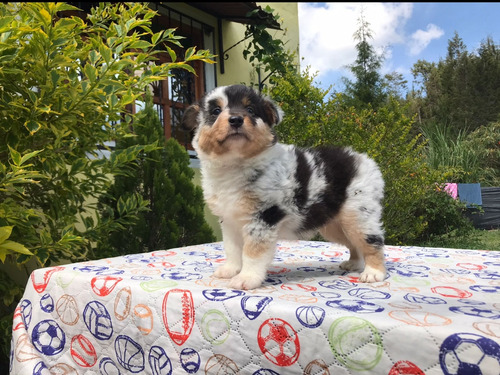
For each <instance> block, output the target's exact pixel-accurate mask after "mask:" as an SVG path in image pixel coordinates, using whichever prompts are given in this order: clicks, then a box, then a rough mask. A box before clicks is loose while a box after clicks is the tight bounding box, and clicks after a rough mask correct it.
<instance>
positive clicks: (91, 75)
mask: <svg viewBox="0 0 500 375" xmlns="http://www.w3.org/2000/svg"><path fill="white" fill-rule="evenodd" d="M83 71H84V73H85V76H86V77H87V78H88V79H89V81H90V82H95V80H96V78H97V69H96V68H95V67H93V66H92V65H90V64H86V65H85V67H84V68H83Z"/></svg>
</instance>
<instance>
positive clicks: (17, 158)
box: [9, 146, 22, 166]
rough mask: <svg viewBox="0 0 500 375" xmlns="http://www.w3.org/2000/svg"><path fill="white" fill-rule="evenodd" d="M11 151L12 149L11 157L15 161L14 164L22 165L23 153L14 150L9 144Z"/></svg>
mask: <svg viewBox="0 0 500 375" xmlns="http://www.w3.org/2000/svg"><path fill="white" fill-rule="evenodd" d="M9 151H10V158H11V160H12V162H13V163H14V165H16V166H20V165H21V159H22V157H21V154H20V153H19V152H17V151H16V150H14V149H13V148H12V147H10V146H9Z"/></svg>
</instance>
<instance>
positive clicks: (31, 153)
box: [19, 150, 43, 165]
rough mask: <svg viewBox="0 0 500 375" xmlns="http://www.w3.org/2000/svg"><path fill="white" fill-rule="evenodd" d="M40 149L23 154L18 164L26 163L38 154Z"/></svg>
mask: <svg viewBox="0 0 500 375" xmlns="http://www.w3.org/2000/svg"><path fill="white" fill-rule="evenodd" d="M42 151H43V150H38V151H33V152H29V153H27V154H24V155H23V157H22V158H21V162H20V164H19V165H22V164H24V163H26V162H27V161H28V160H29V159H31V158H33V157H35V156H36V155H38V154H39V153H40V152H42Z"/></svg>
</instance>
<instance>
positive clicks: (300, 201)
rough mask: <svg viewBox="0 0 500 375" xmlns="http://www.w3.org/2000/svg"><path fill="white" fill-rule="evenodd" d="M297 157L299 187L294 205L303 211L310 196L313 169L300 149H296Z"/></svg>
mask: <svg viewBox="0 0 500 375" xmlns="http://www.w3.org/2000/svg"><path fill="white" fill-rule="evenodd" d="M295 156H296V157H297V170H296V171H295V179H296V180H297V182H298V183H299V186H298V187H297V188H296V189H295V192H294V197H293V200H294V203H295V205H296V206H297V207H298V208H299V210H301V209H302V208H304V205H305V204H306V202H307V198H308V195H309V187H308V186H309V180H310V178H311V174H312V171H311V167H309V165H308V164H307V159H306V157H305V155H304V152H302V151H301V150H299V149H295Z"/></svg>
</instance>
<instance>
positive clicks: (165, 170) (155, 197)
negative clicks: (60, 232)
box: [97, 92, 215, 257]
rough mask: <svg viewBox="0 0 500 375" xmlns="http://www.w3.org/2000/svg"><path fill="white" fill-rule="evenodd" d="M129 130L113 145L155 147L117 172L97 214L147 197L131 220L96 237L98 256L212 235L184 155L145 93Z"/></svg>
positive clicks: (112, 213) (114, 213)
mask: <svg viewBox="0 0 500 375" xmlns="http://www.w3.org/2000/svg"><path fill="white" fill-rule="evenodd" d="M148 94H149V92H148ZM133 131H134V135H135V136H134V137H128V138H125V139H123V140H121V141H120V142H118V143H117V149H119V150H120V149H127V148H130V147H133V146H134V145H141V144H151V143H155V144H158V145H159V146H160V148H158V149H155V150H152V151H148V152H143V153H141V154H140V155H139V157H138V159H137V160H136V163H135V165H134V166H133V168H132V170H131V171H130V173H128V174H127V175H121V176H116V178H115V179H114V183H113V185H112V186H111V187H110V188H109V191H108V193H107V194H105V195H103V196H102V198H101V200H100V201H101V204H100V208H101V209H100V215H101V217H103V218H107V217H120V216H121V215H122V214H123V211H124V210H125V203H126V202H127V201H128V200H129V199H131V198H132V197H134V196H139V197H141V199H144V200H147V201H148V202H149V204H148V210H146V211H143V212H140V213H138V214H137V215H136V216H137V217H136V218H135V219H134V223H133V225H130V226H127V227H123V228H121V229H120V230H118V231H115V232H113V233H110V235H109V236H107V237H101V238H99V240H98V246H97V247H98V248H99V249H100V253H99V257H103V256H106V257H110V256H118V255H125V254H135V253H138V252H147V251H153V250H157V249H170V248H173V247H183V246H188V245H193V244H199V243H208V242H213V241H215V237H214V235H213V233H212V230H211V228H210V227H209V225H208V224H207V223H206V222H205V219H204V203H203V192H202V190H201V187H199V186H195V185H194V184H193V183H192V179H193V177H194V171H193V169H192V168H191V167H190V165H189V155H188V153H187V152H186V149H185V148H184V147H183V146H181V145H180V144H179V143H178V142H177V141H176V140H175V139H174V138H170V139H168V140H165V136H164V134H163V127H162V125H161V122H160V120H159V118H158V114H157V112H156V110H155V108H154V107H153V102H152V98H151V96H150V95H147V96H146V98H145V108H144V109H143V110H142V111H140V112H138V115H137V118H136V121H135V122H134V125H133Z"/></svg>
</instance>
